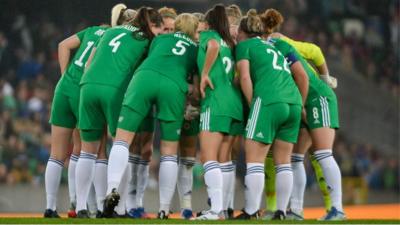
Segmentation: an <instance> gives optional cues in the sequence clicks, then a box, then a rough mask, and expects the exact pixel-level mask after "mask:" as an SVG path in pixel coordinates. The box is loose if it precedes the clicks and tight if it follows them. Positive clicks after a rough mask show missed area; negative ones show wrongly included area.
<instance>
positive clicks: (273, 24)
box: [261, 8, 285, 34]
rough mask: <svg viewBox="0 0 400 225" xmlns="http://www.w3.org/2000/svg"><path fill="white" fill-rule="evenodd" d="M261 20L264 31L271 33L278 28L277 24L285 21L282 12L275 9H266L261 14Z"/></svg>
mask: <svg viewBox="0 0 400 225" xmlns="http://www.w3.org/2000/svg"><path fill="white" fill-rule="evenodd" d="M261 20H262V22H263V24H264V28H265V30H264V32H265V33H266V34H271V33H273V32H275V31H276V30H278V28H279V26H280V25H281V24H282V23H283V22H284V21H285V19H284V18H283V16H282V14H281V13H280V12H279V11H278V10H276V9H272V8H271V9H267V10H265V12H264V13H263V14H261Z"/></svg>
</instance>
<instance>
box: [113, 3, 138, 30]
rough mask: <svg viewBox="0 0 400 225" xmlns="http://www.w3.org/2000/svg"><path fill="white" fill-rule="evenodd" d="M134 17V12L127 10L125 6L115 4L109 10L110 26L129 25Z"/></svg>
mask: <svg viewBox="0 0 400 225" xmlns="http://www.w3.org/2000/svg"><path fill="white" fill-rule="evenodd" d="M135 16H136V11H135V10H133V9H128V8H127V7H126V5H125V4H122V3H120V4H117V5H115V6H114V7H113V8H112V10H111V26H112V27H115V26H118V25H122V24H126V23H131V22H132V21H133V19H134V18H135Z"/></svg>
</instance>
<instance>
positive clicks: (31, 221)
mask: <svg viewBox="0 0 400 225" xmlns="http://www.w3.org/2000/svg"><path fill="white" fill-rule="evenodd" d="M0 224H400V220H346V221H329V222H321V221H317V220H304V221H264V220H220V221H188V220H180V219H170V220H157V219H43V218H0Z"/></svg>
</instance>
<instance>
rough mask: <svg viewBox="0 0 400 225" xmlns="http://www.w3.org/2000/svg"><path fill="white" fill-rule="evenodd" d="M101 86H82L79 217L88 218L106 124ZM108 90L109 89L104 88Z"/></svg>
mask: <svg viewBox="0 0 400 225" xmlns="http://www.w3.org/2000/svg"><path fill="white" fill-rule="evenodd" d="M99 88H101V87H99V86H97V85H84V86H82V88H81V93H80V94H81V95H80V102H79V128H80V136H81V142H82V144H81V153H80V156H79V159H78V162H77V165H76V171H75V179H76V197H77V198H76V200H77V204H76V211H77V214H78V217H82V218H87V217H89V214H88V212H87V207H86V203H87V198H88V195H89V191H90V188H91V186H92V183H93V179H94V174H95V164H96V159H97V153H98V150H99V146H100V142H101V138H102V136H103V133H104V127H105V126H106V118H104V114H103V109H102V105H101V104H98V102H99V99H103V98H104V97H103V96H99V95H98V93H99ZM103 91H108V90H103Z"/></svg>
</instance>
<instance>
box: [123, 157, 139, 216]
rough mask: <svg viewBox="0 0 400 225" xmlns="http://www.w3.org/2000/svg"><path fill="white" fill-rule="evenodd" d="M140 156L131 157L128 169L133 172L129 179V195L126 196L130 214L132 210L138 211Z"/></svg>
mask: <svg viewBox="0 0 400 225" xmlns="http://www.w3.org/2000/svg"><path fill="white" fill-rule="evenodd" d="M139 160H140V156H139V155H136V154H130V155H129V164H128V169H129V170H130V171H131V176H130V177H129V178H128V195H127V196H126V209H127V211H128V212H129V210H131V209H136V208H137V205H136V193H137V177H138V172H137V171H138V166H139Z"/></svg>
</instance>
